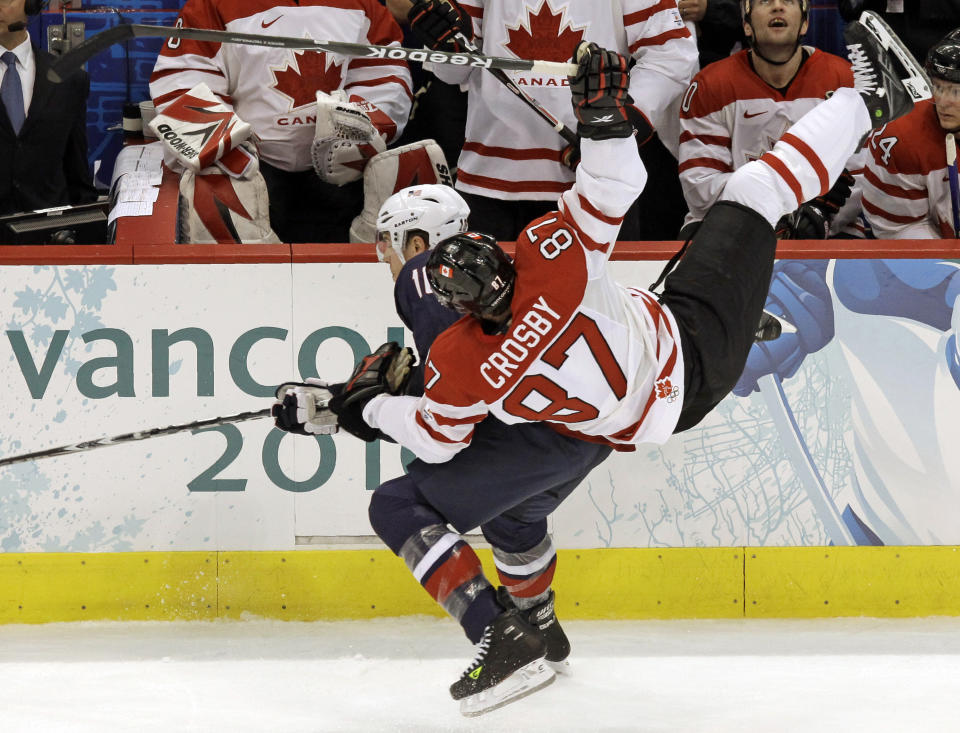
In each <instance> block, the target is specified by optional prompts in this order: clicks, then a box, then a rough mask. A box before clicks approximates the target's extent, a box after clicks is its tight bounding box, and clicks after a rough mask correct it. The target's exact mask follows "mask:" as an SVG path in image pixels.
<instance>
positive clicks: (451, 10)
mask: <svg viewBox="0 0 960 733" xmlns="http://www.w3.org/2000/svg"><path fill="white" fill-rule="evenodd" d="M407 20H408V21H409V23H410V30H412V31H413V33H414V35H416V37H417V38H419V39H420V42H421V43H423V45H424V46H426V47H427V48H429V49H431V50H434V51H438V50H439V51H451V52H454V53H463V52H465V51H467V50H468V49H467V47H466V45H465V44H464V43H463V39H462V38H460V37H459V36H461V35H462V36H463V38H465V39H466V40H467V41H468V42H472V41H473V21H472V20H470V16H469V15H467V13H466V11H465V10H464V9H463V8H461V7H460V6H459V5H457V3H456V0H415V2H414V3H413V6H412V7H411V8H410V10H409V11H408V12H407Z"/></svg>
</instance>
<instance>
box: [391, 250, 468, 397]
mask: <svg viewBox="0 0 960 733" xmlns="http://www.w3.org/2000/svg"><path fill="white" fill-rule="evenodd" d="M429 258H430V253H429V252H421V253H420V254H418V255H417V256H416V257H413V258H411V259H409V260H407V262H406V263H405V264H404V266H403V269H402V270H400V275H399V276H398V277H397V282H396V285H394V287H393V299H394V301H395V303H396V306H397V315H398V316H400V320H401V321H403V325H404V326H406V327H407V328H409V329H410V330H411V331H412V332H413V341H414V344H415V345H416V347H417V356H418V357H419V363H418V364H417V366H416V368H415V369H414V372H413V375H412V376H411V377H410V382H409V384H408V386H407V394H412V395H422V394H423V363H424V362H425V361H426V358H427V353H428V352H429V351H430V345H431V344H432V343H433V340H434V339H435V338H436V337H437V336H438V335H439V334H440V333H442V332H443V331H445V330H446V329H447V327H448V326H450V325H452V324H453V323H456V322H457V321H458V320H459V319H460V314H458V313H457V312H456V311H454V310H451V309H450V308H447V307H445V306H442V305H440V303H439V302H438V301H437V299H436V298H435V297H434V295H433V291H432V290H431V289H430V283H429V282H428V281H427V260H428V259H429Z"/></svg>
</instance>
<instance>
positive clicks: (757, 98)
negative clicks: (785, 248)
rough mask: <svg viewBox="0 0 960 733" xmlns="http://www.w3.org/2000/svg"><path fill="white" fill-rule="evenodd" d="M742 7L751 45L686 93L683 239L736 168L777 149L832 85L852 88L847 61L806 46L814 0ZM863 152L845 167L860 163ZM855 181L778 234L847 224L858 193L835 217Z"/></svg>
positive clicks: (810, 206)
mask: <svg viewBox="0 0 960 733" xmlns="http://www.w3.org/2000/svg"><path fill="white" fill-rule="evenodd" d="M740 7H741V12H742V15H743V27H744V32H745V33H746V35H747V38H748V39H749V42H750V48H749V49H745V50H743V51H740V52H739V53H736V54H734V55H733V56H730V57H728V58H725V59H722V60H720V61H716V62H714V63H713V64H711V65H710V66H708V67H707V68H705V69H703V71H701V72H700V73H699V74H697V75H696V76H695V77H694V79H693V81H692V82H691V84H690V87H689V88H688V89H687V92H686V94H685V95H684V97H683V102H682V105H681V109H680V125H681V128H682V133H681V136H680V183H681V184H682V186H683V191H684V196H685V198H686V200H687V206H688V208H689V213H688V214H687V218H686V221H685V222H684V231H683V232H682V233H681V236H680V238H681V239H686V237H687V236H688V235H689V234H690V233H691V232H692V231H694V230H695V226H696V224H697V223H699V222H700V221H701V220H702V219H703V217H704V215H705V214H706V212H707V210H708V209H709V208H710V206H711V205H713V203H714V202H716V201H717V200H718V199H719V198H720V194H721V193H722V191H723V187H724V186H725V185H726V182H727V180H728V179H729V178H730V176H731V175H732V174H733V172H734V171H735V170H737V169H738V168H740V167H741V166H743V165H745V164H746V163H749V162H750V161H751V160H756V159H757V158H759V157H761V156H762V155H763V154H764V153H766V152H767V151H769V150H770V149H771V148H773V146H774V144H775V143H776V141H777V140H779V139H780V136H781V135H783V133H784V132H786V131H787V128H788V127H790V125H792V124H793V123H794V122H796V121H797V120H799V119H800V118H801V117H802V116H803V115H804V114H806V113H807V112H808V111H810V110H811V109H813V107H815V106H816V105H817V104H819V103H820V102H822V101H823V100H824V99H825V98H826V97H827V96H829V95H830V94H832V93H833V91H834V90H835V89H838V88H839V87H851V86H853V74H851V72H850V64H849V63H848V62H847V61H846V60H845V59H842V58H840V57H839V56H834V55H833V54H830V53H826V52H825V51H820V50H818V49H815V48H813V47H811V46H804V45H801V43H800V38H801V37H802V36H803V34H804V33H806V31H807V27H808V24H809V0H775V1H768V0H761V1H759V2H758V1H757V0H741V2H740ZM859 158H860V156H859V155H857V156H856V160H854V161H851V162H850V163H848V165H847V167H848V169H853V170H857V169H859V168H860V167H862V166H861V164H860V162H859ZM852 186H853V178H852V177H851V176H849V175H844V176H842V177H841V178H840V179H839V180H838V183H837V189H836V190H834V191H832V192H831V194H832V195H831V196H828V197H825V198H823V199H818V200H816V201H813V202H805V203H804V204H803V205H801V207H799V208H798V211H797V216H795V217H792V218H793V219H794V220H795V221H796V222H797V228H798V229H800V230H801V231H796V232H794V231H790V232H787V231H786V230H785V227H784V232H783V234H781V236H784V235H790V238H797V239H814V238H817V239H822V238H824V237H825V235H826V234H827V233H828V231H829V230H831V229H832V231H833V233H836V232H837V231H839V229H840V228H841V226H842V225H844V224H850V223H851V222H852V221H853V220H854V219H855V218H856V214H857V206H856V205H855V202H856V201H858V200H859V195H854V196H853V198H854V202H851V203H852V204H853V205H852V206H851V207H849V209H850V210H849V211H845V212H844V213H845V214H846V216H845V217H844V218H843V219H841V220H840V221H836V222H833V221H832V220H833V219H835V218H836V213H837V212H838V211H839V209H840V206H842V205H843V203H844V201H845V200H846V199H847V197H849V196H850V194H851V189H852ZM831 224H833V226H832V227H831Z"/></svg>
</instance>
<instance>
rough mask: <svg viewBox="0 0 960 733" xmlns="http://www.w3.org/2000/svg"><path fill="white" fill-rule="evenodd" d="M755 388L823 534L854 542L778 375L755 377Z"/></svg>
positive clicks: (839, 542) (838, 542) (837, 541)
mask: <svg viewBox="0 0 960 733" xmlns="http://www.w3.org/2000/svg"><path fill="white" fill-rule="evenodd" d="M757 388H758V389H759V390H760V394H761V395H762V396H763V399H764V401H765V402H766V403H767V410H769V412H770V417H771V419H772V420H773V424H774V425H775V426H776V428H777V432H778V433H779V434H780V440H781V442H782V444H783V447H784V449H785V450H786V452H787V456H788V457H789V459H790V463H791V464H793V470H794V471H795V472H796V474H797V479H799V481H800V484H801V485H802V486H803V488H804V490H805V491H806V493H807V497H808V498H809V499H810V503H811V504H813V508H814V509H815V510H816V512H817V516H818V517H820V521H821V522H823V526H824V529H826V530H827V536H828V537H829V538H830V540H831V541H832V542H833V544H835V545H855V544H857V543H856V541H855V540H854V539H853V535H852V534H851V533H850V530H849V529H847V525H846V524H844V522H843V517H842V516H841V514H840V510H839V509H837V505H836V504H835V503H834V501H833V497H832V496H830V492H829V491H828V490H827V486H826V484H825V483H824V482H823V477H822V476H821V475H820V471H819V470H817V465H816V464H815V463H814V462H813V456H811V455H810V451H809V449H808V448H807V441H806V440H804V437H803V434H802V433H801V432H800V426H799V425H797V420H796V418H795V417H794V415H793V410H791V409H790V403H789V402H787V395H786V393H785V392H784V391H783V383H782V382H781V381H780V377H778V376H777V375H775V374H765V375H764V376H762V377H760V378H759V379H757Z"/></svg>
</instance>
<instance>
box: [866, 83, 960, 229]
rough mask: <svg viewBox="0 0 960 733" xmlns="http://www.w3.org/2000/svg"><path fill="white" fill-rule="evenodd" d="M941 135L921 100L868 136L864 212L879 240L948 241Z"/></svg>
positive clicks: (929, 108) (949, 219)
mask: <svg viewBox="0 0 960 733" xmlns="http://www.w3.org/2000/svg"><path fill="white" fill-rule="evenodd" d="M945 138H946V131H945V130H944V129H943V128H942V127H941V126H940V120H939V119H938V118H937V110H936V107H935V106H934V104H933V100H925V101H923V102H920V103H918V104H916V105H915V106H914V108H913V109H912V110H911V111H910V112H909V113H908V114H906V115H904V116H903V117H901V118H900V119H897V120H894V121H893V122H891V123H890V124H889V125H885V126H884V127H881V128H880V129H879V130H877V131H876V132H874V133H873V134H872V135H871V136H870V142H869V146H868V147H869V150H870V155H869V156H868V158H867V170H866V174H865V181H864V186H863V210H864V213H865V214H866V216H867V220H868V221H869V222H870V226H871V227H872V228H873V233H874V234H875V235H876V237H877V238H878V239H939V238H941V237H943V238H946V239H952V238H953V237H955V236H957V233H956V232H954V231H953V224H952V221H953V210H952V207H951V204H950V182H949V178H948V177H947V153H946V146H945Z"/></svg>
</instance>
